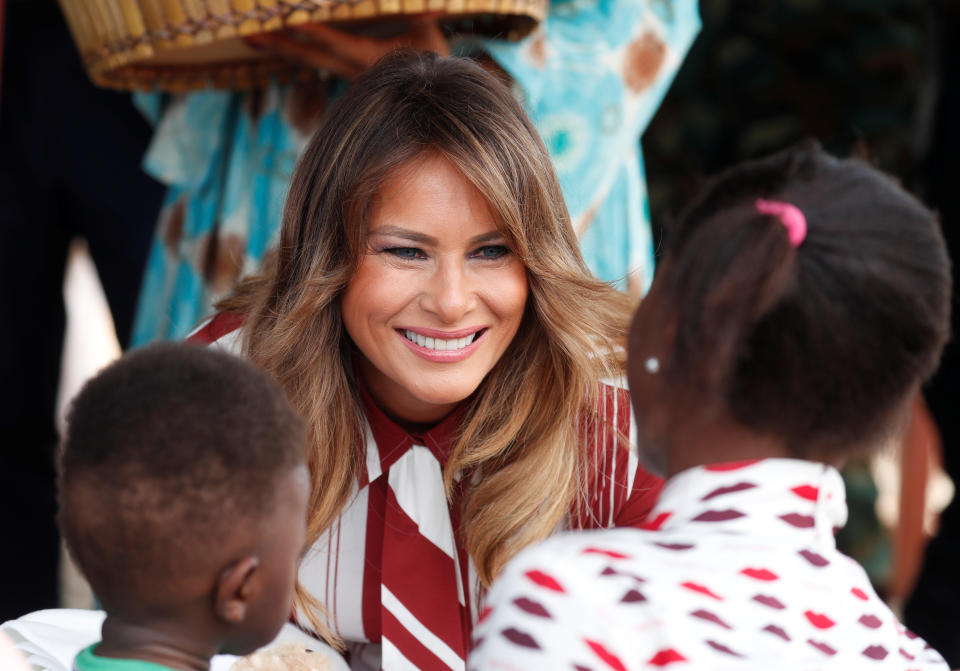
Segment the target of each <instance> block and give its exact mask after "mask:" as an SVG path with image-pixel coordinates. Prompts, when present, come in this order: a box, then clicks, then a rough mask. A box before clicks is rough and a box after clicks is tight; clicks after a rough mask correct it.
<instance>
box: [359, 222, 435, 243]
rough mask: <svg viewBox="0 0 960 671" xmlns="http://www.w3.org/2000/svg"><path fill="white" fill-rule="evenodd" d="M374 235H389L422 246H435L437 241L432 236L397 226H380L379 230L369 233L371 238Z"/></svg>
mask: <svg viewBox="0 0 960 671" xmlns="http://www.w3.org/2000/svg"><path fill="white" fill-rule="evenodd" d="M375 235H389V236H392V237H395V238H403V239H404V240H409V241H411V242H418V243H420V244H424V245H435V244H437V239H436V238H435V237H433V236H432V235H427V234H426V233H419V232H417V231H411V230H410V229H409V228H401V227H399V226H381V227H380V228H377V229H375V230H372V231H370V236H371V237H372V236H375Z"/></svg>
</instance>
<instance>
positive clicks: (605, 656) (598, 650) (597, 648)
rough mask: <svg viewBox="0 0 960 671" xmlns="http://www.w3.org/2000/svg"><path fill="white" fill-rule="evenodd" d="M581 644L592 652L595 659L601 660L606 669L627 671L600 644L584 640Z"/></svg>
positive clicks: (615, 657)
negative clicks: (585, 645) (584, 644)
mask: <svg viewBox="0 0 960 671" xmlns="http://www.w3.org/2000/svg"><path fill="white" fill-rule="evenodd" d="M583 642H584V643H586V644H587V646H588V647H589V648H590V649H591V650H593V653H594V654H595V655H596V656H597V657H599V658H600V659H601V660H603V663H604V664H606V665H607V667H608V668H611V669H613V670H614V671H627V667H626V666H624V664H623V662H621V661H620V659H619V658H618V657H617V656H616V655H614V654H613V653H612V652H610V651H609V650H607V648H606V647H604V645H603V644H602V643H599V642H597V641H591V640H588V639H584V640H583Z"/></svg>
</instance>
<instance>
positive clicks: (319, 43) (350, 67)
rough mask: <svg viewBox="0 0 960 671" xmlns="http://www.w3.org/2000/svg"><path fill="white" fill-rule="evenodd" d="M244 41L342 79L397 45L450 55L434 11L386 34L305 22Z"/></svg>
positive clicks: (351, 75) (356, 74) (358, 71)
mask: <svg viewBox="0 0 960 671" xmlns="http://www.w3.org/2000/svg"><path fill="white" fill-rule="evenodd" d="M246 41H247V43H248V44H251V45H253V46H256V47H263V48H266V49H271V50H273V51H275V52H276V53H278V54H279V55H280V56H283V57H284V58H289V59H291V60H296V61H299V62H301V63H304V64H306V65H308V66H310V67H313V68H317V69H318V70H326V71H328V72H331V73H333V74H336V75H339V76H341V77H344V78H346V79H354V78H356V77H357V76H358V75H360V73H362V72H363V71H364V70H366V69H367V68H368V67H370V66H371V65H373V64H374V63H376V62H377V61H378V60H380V58H381V57H383V56H384V55H386V54H387V53H388V52H390V51H391V50H393V49H395V48H397V47H412V48H414V49H419V50H421V51H433V52H436V53H438V54H440V55H441V56H449V55H450V45H449V43H448V42H447V39H446V37H444V35H443V32H442V31H441V30H440V26H439V25H437V15H436V14H426V15H423V16H418V17H415V18H413V19H411V21H410V29H409V30H408V31H407V32H405V33H403V34H401V35H397V36H396V37H389V38H375V37H367V36H364V35H353V34H351V33H346V32H343V31H341V30H336V29H335V28H331V27H330V26H328V25H325V24H323V23H305V24H303V25H300V26H292V27H290V28H287V29H286V30H283V31H278V32H273V33H264V34H262V35H251V36H249V37H247V38H246Z"/></svg>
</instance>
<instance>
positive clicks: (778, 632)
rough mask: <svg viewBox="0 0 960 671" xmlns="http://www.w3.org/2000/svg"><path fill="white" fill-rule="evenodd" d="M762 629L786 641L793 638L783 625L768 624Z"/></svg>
mask: <svg viewBox="0 0 960 671" xmlns="http://www.w3.org/2000/svg"><path fill="white" fill-rule="evenodd" d="M761 631H769V632H770V633H771V634H773V635H774V636H779V637H780V638H782V639H783V640H784V641H788V642H789V641H790V640H792V639H791V638H790V634H788V633H787V632H786V630H785V629H783V628H782V627H778V626H777V625H775V624H768V625H767V626H766V627H764V628H763V629H762V630H761Z"/></svg>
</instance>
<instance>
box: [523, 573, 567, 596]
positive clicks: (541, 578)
mask: <svg viewBox="0 0 960 671" xmlns="http://www.w3.org/2000/svg"><path fill="white" fill-rule="evenodd" d="M524 575H525V576H527V578H529V579H530V581H531V582H532V583H533V584H535V585H539V586H540V587H543V588H544V589H548V590H550V591H552V592H559V593H561V594H563V593H565V592H566V590H565V589H563V585H561V584H560V583H559V582H557V580H556V578H554V577H553V576H550V575H547V574H546V573H544V572H543V571H527V572H526V573H524Z"/></svg>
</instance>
